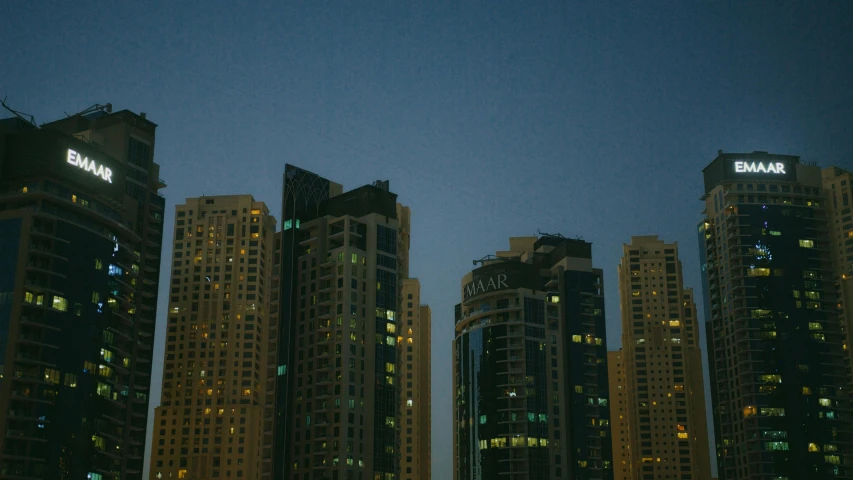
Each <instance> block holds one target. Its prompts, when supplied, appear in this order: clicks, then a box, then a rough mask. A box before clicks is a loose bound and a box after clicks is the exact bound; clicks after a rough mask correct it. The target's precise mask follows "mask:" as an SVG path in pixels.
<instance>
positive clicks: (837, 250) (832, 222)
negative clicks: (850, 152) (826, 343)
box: [823, 167, 853, 386]
mask: <svg viewBox="0 0 853 480" xmlns="http://www.w3.org/2000/svg"><path fill="white" fill-rule="evenodd" d="M851 188H853V172H850V171H848V170H844V169H841V168H838V167H827V168H824V169H823V192H824V195H825V197H826V201H825V204H826V209H827V212H828V224H829V225H828V226H829V237H830V239H829V245H830V250H832V265H833V267H834V272H833V281H834V282H835V289H836V295H837V296H838V302H837V304H838V316H839V318H840V319H841V325H842V327H843V328H844V332H845V343H844V349H845V350H846V351H847V355H848V365H847V366H848V368H850V367H853V213H851V198H850V197H851V195H853V192H851ZM851 373H853V372H851ZM851 386H853V377H851Z"/></svg>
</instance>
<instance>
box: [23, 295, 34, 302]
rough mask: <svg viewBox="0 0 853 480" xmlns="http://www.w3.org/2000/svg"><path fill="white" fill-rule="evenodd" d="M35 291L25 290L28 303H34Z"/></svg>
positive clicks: (25, 299) (25, 298)
mask: <svg viewBox="0 0 853 480" xmlns="http://www.w3.org/2000/svg"><path fill="white" fill-rule="evenodd" d="M33 298H35V297H34V295H33V292H24V301H25V302H27V303H33Z"/></svg>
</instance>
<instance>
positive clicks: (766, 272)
mask: <svg viewBox="0 0 853 480" xmlns="http://www.w3.org/2000/svg"><path fill="white" fill-rule="evenodd" d="M747 275H749V276H750V277H769V276H770V269H769V268H750V269H749V270H747Z"/></svg>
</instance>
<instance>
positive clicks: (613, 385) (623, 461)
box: [607, 350, 636, 480]
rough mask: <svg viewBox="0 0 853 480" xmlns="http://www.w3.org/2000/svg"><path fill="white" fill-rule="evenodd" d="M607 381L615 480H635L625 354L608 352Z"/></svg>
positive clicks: (616, 351) (630, 400)
mask: <svg viewBox="0 0 853 480" xmlns="http://www.w3.org/2000/svg"><path fill="white" fill-rule="evenodd" d="M607 380H608V383H609V385H610V436H611V440H612V442H613V480H633V479H634V478H636V477H635V475H634V465H633V464H632V463H631V422H630V420H629V414H630V411H631V409H630V402H633V399H632V398H630V397H631V396H630V395H629V394H628V387H627V385H626V379H625V354H624V353H623V352H622V350H613V351H609V352H607Z"/></svg>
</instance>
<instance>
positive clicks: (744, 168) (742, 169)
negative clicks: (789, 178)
mask: <svg viewBox="0 0 853 480" xmlns="http://www.w3.org/2000/svg"><path fill="white" fill-rule="evenodd" d="M735 173H781V174H786V173H788V172H786V171H785V164H784V163H782V162H767V163H765V162H744V161H741V160H738V161H736V162H735Z"/></svg>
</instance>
